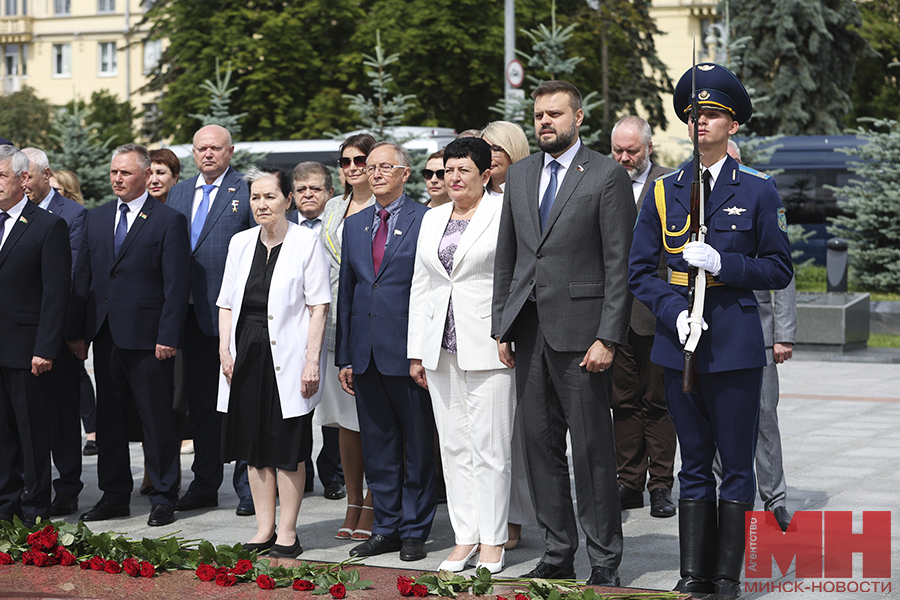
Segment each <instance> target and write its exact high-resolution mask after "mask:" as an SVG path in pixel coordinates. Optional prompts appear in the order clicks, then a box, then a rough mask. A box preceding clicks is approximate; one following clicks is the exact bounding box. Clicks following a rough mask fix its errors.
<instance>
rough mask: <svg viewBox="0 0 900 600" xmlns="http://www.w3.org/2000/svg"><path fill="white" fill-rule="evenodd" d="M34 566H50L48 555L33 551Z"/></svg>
mask: <svg viewBox="0 0 900 600" xmlns="http://www.w3.org/2000/svg"><path fill="white" fill-rule="evenodd" d="M34 566H36V567H47V566H50V557H49V556H47V555H46V554H44V553H43V552H35V553H34Z"/></svg>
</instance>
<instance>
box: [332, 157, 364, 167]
mask: <svg viewBox="0 0 900 600" xmlns="http://www.w3.org/2000/svg"><path fill="white" fill-rule="evenodd" d="M351 161H352V162H353V164H354V165H356V166H357V167H359V168H360V169H365V168H366V157H365V156H363V155H362V154H360V155H359V156H354V157H353V158H350V157H349V156H342V157H341V158H340V159H338V164H339V165H340V166H341V167H343V168H344V169H346V168H347V167H349V166H350V162H351Z"/></svg>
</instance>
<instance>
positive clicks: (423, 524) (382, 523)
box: [335, 142, 436, 561]
mask: <svg viewBox="0 0 900 600" xmlns="http://www.w3.org/2000/svg"><path fill="white" fill-rule="evenodd" d="M409 165H410V159H409V153H408V152H407V151H406V150H405V149H404V148H403V147H401V146H397V145H396V144H391V143H387V142H382V143H380V144H376V145H375V146H374V147H373V148H372V150H371V151H370V152H369V156H368V158H367V161H366V172H367V173H368V177H369V186H370V188H371V189H372V193H373V194H374V195H375V201H376V202H375V204H374V205H373V206H371V207H369V208H366V209H364V210H362V211H360V212H358V213H356V214H355V215H353V216H350V217H347V219H346V220H345V221H344V235H343V242H342V248H343V253H342V259H341V274H340V288H339V291H338V321H337V354H336V359H335V364H336V365H337V366H338V367H340V369H341V370H340V375H339V376H340V381H341V385H342V387H343V388H344V391H346V392H347V393H348V394H354V395H355V396H356V406H357V410H358V411H359V425H360V433H361V435H362V445H363V456H364V458H365V465H366V481H367V482H368V485H369V489H371V490H372V495H373V498H374V508H375V525H374V527H373V528H372V536H371V537H370V538H369V539H368V540H366V541H365V542H364V543H362V544H360V545H358V546H356V547H354V548H353V549H352V550H351V551H350V555H351V556H359V557H365V556H375V555H377V554H384V553H386V552H396V551H398V550H399V551H400V560H405V561H414V560H421V559H423V558H425V556H426V553H425V539H426V538H427V537H428V534H429V532H430V531H431V523H432V521H433V520H434V513H435V506H436V487H435V484H436V482H435V478H436V477H435V471H434V415H433V414H432V411H431V400H430V398H429V396H428V393H427V392H426V391H425V390H423V389H422V388H420V387H419V386H418V385H417V384H416V383H415V381H413V379H412V378H411V377H410V376H409V359H408V358H406V341H407V340H406V335H407V329H408V326H409V315H408V308H409V293H410V286H411V284H412V276H413V268H414V265H415V257H416V244H417V241H418V237H419V227H420V225H421V223H422V216H423V215H424V214H425V212H427V210H428V209H427V208H425V207H424V206H422V205H421V204H419V203H417V202H415V201H414V200H412V199H411V198H410V197H409V196H407V195H406V194H405V193H404V191H403V186H404V184H405V183H406V181H407V179H409V174H410V168H409ZM422 301H423V302H424V301H425V300H424V299H422Z"/></svg>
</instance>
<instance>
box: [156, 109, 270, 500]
mask: <svg viewBox="0 0 900 600" xmlns="http://www.w3.org/2000/svg"><path fill="white" fill-rule="evenodd" d="M193 152H194V162H196V163H197V168H198V169H200V174H199V175H197V176H196V177H192V178H190V179H187V180H185V181H182V182H181V183H178V184H176V185H175V187H173V188H172V189H171V190H170V191H169V197H168V199H167V201H166V203H167V206H171V207H172V208H174V209H175V210H177V211H179V212H180V213H182V214H183V215H184V216H185V217H186V218H187V222H188V226H187V227H188V232H189V234H190V241H191V244H190V249H189V250H188V253H187V254H186V255H185V256H188V255H190V265H191V303H190V306H189V307H188V315H187V321H186V322H185V325H184V344H183V345H182V348H181V350H182V354H183V357H184V383H183V385H184V386H185V395H186V397H187V399H188V413H189V414H190V418H191V435H192V436H193V438H194V464H193V465H192V466H191V470H192V471H193V472H194V480H193V481H192V482H191V485H190V487H189V488H188V490H187V492H185V494H184V495H183V496H182V497H181V498H179V499H178V503H177V504H176V505H175V509H176V510H193V509H196V508H203V507H207V506H218V504H219V501H218V493H219V486H220V485H221V484H222V472H223V469H222V441H221V430H222V425H221V417H220V416H219V413H218V412H216V390H217V389H218V384H219V308H218V307H217V306H216V298H218V296H219V288H220V287H222V276H223V275H224V273H225V257H226V256H227V255H228V242H230V241H231V236H233V235H234V234H235V233H237V232H239V231H244V230H245V229H249V228H250V227H253V226H254V225H255V224H256V223H254V221H253V216H252V215H251V214H250V196H249V191H248V187H247V184H246V182H244V181H243V176H244V175H243V173H239V172H238V171H235V170H234V169H232V168H231V166H230V165H231V157H232V156H233V155H234V144H232V141H231V134H230V133H228V130H227V129H225V128H224V127H220V126H218V125H207V126H206V127H202V128H200V129H199V130H198V131H197V133H195V134H194V149H193ZM234 487H235V491H236V492H237V494H238V498H239V499H240V502H239V504H238V508H237V514H238V515H241V516H247V515H253V514H254V510H253V499H252V498H251V497H250V485H249V483H248V482H247V466H246V463H244V464H236V465H235V476H234Z"/></svg>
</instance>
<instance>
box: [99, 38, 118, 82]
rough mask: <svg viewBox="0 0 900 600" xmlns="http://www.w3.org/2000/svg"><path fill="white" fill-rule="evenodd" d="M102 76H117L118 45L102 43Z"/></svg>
mask: <svg viewBox="0 0 900 600" xmlns="http://www.w3.org/2000/svg"><path fill="white" fill-rule="evenodd" d="M100 74H101V75H115V74H116V43H115V42H100Z"/></svg>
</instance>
